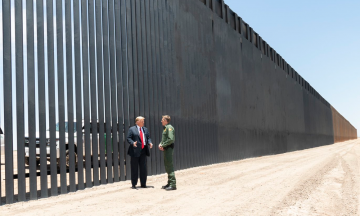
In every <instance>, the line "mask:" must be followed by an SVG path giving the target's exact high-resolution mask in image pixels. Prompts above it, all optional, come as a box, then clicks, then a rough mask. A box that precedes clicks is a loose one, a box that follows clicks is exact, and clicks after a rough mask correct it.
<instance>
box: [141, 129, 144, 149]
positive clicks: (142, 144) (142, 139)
mask: <svg viewBox="0 0 360 216" xmlns="http://www.w3.org/2000/svg"><path fill="white" fill-rule="evenodd" d="M140 139H141V149H143V148H144V137H143V132H142V129H141V128H140Z"/></svg>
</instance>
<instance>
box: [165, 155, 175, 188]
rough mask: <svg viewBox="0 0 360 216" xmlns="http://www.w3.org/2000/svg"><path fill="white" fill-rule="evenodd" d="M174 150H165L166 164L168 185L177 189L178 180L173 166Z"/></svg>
mask: <svg viewBox="0 0 360 216" xmlns="http://www.w3.org/2000/svg"><path fill="white" fill-rule="evenodd" d="M173 153H174V149H173V148H167V149H164V164H165V170H166V173H167V174H168V184H169V185H170V186H172V187H176V178H175V172H174V165H173Z"/></svg>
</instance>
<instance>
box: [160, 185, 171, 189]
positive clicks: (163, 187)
mask: <svg viewBox="0 0 360 216" xmlns="http://www.w3.org/2000/svg"><path fill="white" fill-rule="evenodd" d="M169 186H170V185H169V184H167V185H164V186H162V187H161V189H166V188H167V187H169Z"/></svg>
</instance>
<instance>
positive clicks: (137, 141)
mask: <svg viewBox="0 0 360 216" xmlns="http://www.w3.org/2000/svg"><path fill="white" fill-rule="evenodd" d="M135 124H136V125H135V126H133V127H131V128H129V131H128V135H127V141H128V143H129V144H130V146H129V149H128V155H130V156H131V184H132V187H131V188H132V189H136V185H137V182H138V168H139V167H140V183H141V187H142V188H146V179H147V168H146V167H147V166H146V156H150V150H149V147H150V148H152V147H153V144H152V142H151V139H150V133H149V130H148V129H147V128H146V127H144V124H145V118H144V117H142V116H139V117H137V118H136V119H135Z"/></svg>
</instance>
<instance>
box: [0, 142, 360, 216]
mask: <svg viewBox="0 0 360 216" xmlns="http://www.w3.org/2000/svg"><path fill="white" fill-rule="evenodd" d="M359 156H360V139H358V140H352V141H347V142H343V143H338V144H334V145H329V146H323V147H319V148H313V149H308V150H303V151H296V152H291V153H286V154H281V155H272V156H266V157H259V158H252V159H246V160H241V161H236V162H230V163H222V164H216V165H211V166H205V167H197V168H192V169H187V170H182V171H178V172H176V177H177V184H178V185H177V186H178V190H177V191H171V192H167V191H164V190H161V189H160V187H161V185H163V184H164V183H165V182H166V176H165V175H158V176H151V177H149V178H148V183H147V184H148V185H149V186H154V188H147V189H138V190H132V189H130V182H129V181H125V182H120V183H114V184H108V185H104V186H98V187H93V188H91V189H86V190H83V191H78V192H76V193H69V194H66V195H60V196H56V197H50V198H46V199H40V200H37V201H28V202H21V203H15V204H12V205H4V206H1V207H0V214H1V215H25V214H26V215H64V214H66V215H100V214H102V215H206V216H208V215H359V213H360V211H359V210H360V209H359V208H360V205H359V195H360V193H359V190H360V187H359V186H360V157H359Z"/></svg>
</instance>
